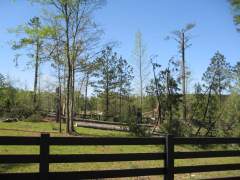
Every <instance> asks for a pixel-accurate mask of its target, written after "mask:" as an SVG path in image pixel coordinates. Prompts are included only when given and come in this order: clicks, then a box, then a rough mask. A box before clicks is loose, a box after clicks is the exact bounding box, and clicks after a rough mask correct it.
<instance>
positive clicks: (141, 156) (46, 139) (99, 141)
mask: <svg viewBox="0 0 240 180" xmlns="http://www.w3.org/2000/svg"><path fill="white" fill-rule="evenodd" d="M198 144H199V145H210V144H240V138H180V137H176V138H175V137H173V136H172V135H168V136H166V137H156V138H95V137H50V136H49V134H42V135H41V137H8V136H2V137H0V145H7V146H8V145H31V146H40V154H39V155H20V154H19V155H18V154H17V155H0V164H12V163H26V164H27V163H39V173H0V179H9V180H11V179H12V180H16V179H19V178H20V179H21V178H22V179H25V180H28V179H40V180H48V179H49V180H50V179H51V180H55V179H56V180H66V179H67V180H75V179H96V178H120V177H135V176H151V175H163V176H164V179H165V180H173V179H174V174H182V173H196V172H211V171H229V170H240V162H239V163H237V164H218V165H196V166H178V167H175V166H174V160H176V159H192V158H213V157H240V151H239V150H228V151H200V152H175V151H174V146H175V145H198ZM73 145H81V146H92V145H94V146H96V145H104V146H108V145H109V146H112V145H163V146H164V147H165V151H164V152H154V153H120V154H50V146H73ZM0 148H1V147H0ZM150 160H164V166H163V167H162V168H161V167H159V168H142V169H119V170H97V171H77V172H75V171H74V172H49V164H51V163H87V162H88V163H89V162H124V161H150ZM219 179H240V177H229V178H227V177H225V178H219Z"/></svg>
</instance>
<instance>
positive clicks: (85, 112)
mask: <svg viewBox="0 0 240 180" xmlns="http://www.w3.org/2000/svg"><path fill="white" fill-rule="evenodd" d="M88 80H89V74H88V73H87V76H86V85H85V98H84V118H86V116H87V98H88Z"/></svg>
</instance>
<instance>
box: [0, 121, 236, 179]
mask: <svg viewBox="0 0 240 180" xmlns="http://www.w3.org/2000/svg"><path fill="white" fill-rule="evenodd" d="M58 127H59V125H58V124H56V123H54V122H24V121H22V122H14V123H3V122H0V136H39V135H40V134H41V132H49V133H50V135H51V136H68V135H67V134H66V133H65V125H63V133H59V128H58ZM76 131H77V132H78V133H79V136H91V137H131V136H132V135H131V134H129V133H126V132H119V131H107V130H97V129H91V128H76ZM225 148H228V149H235V148H237V147H225ZM225 148H224V147H214V148H213V147H208V148H204V149H203V148H199V147H191V146H177V147H175V151H196V150H199V151H203V150H214V149H218V150H219V149H222V150H223V149H225ZM134 152H138V153H146V152H163V146H51V147H50V153H51V154H86V153H87V154H94V153H99V154H108V153H134ZM0 154H39V147H38V146H0ZM228 163H240V157H234V158H202V159H187V160H186V159H185V160H176V161H175V166H194V165H207V164H228ZM162 166H163V161H137V162H134V161H130V162H109V163H62V164H51V165H50V171H82V170H100V169H131V168H147V167H162ZM38 168H39V167H38V164H0V173H10V172H38ZM221 176H240V171H227V172H211V173H192V174H183V175H177V176H176V179H200V178H213V177H221ZM129 179H130V178H129ZM133 179H134V178H133ZM146 179H159V177H147V178H146Z"/></svg>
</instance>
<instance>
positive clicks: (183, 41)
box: [181, 32, 187, 122]
mask: <svg viewBox="0 0 240 180" xmlns="http://www.w3.org/2000/svg"><path fill="white" fill-rule="evenodd" d="M181 52H182V94H183V120H184V121H185V122H186V120H187V101H186V65H185V34H184V32H182V42H181Z"/></svg>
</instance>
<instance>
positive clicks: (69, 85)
mask: <svg viewBox="0 0 240 180" xmlns="http://www.w3.org/2000/svg"><path fill="white" fill-rule="evenodd" d="M64 15H65V27H66V30H65V34H66V54H67V64H68V78H67V104H66V105H67V128H66V131H67V133H72V127H71V122H72V98H71V97H72V68H73V67H72V62H71V57H70V47H69V41H70V40H69V15H68V6H67V3H65V4H64Z"/></svg>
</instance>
